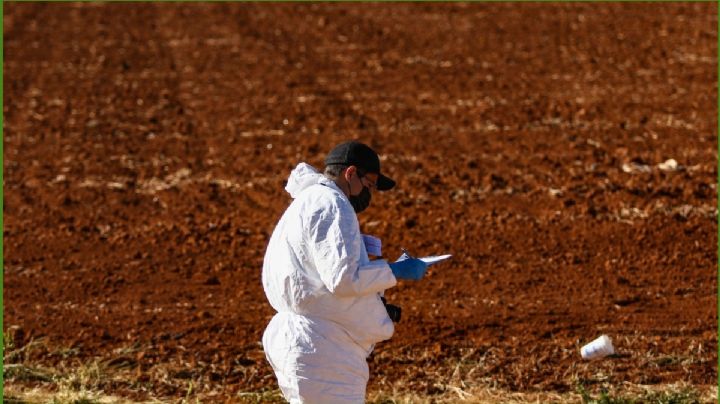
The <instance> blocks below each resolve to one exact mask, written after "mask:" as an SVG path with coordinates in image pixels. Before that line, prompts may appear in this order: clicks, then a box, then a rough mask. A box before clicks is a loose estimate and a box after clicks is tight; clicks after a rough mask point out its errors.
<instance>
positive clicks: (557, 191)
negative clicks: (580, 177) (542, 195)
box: [548, 188, 563, 197]
mask: <svg viewBox="0 0 720 404" xmlns="http://www.w3.org/2000/svg"><path fill="white" fill-rule="evenodd" d="M548 192H549V193H550V195H551V196H555V197H561V196H563V191H562V190H561V189H556V188H548Z"/></svg>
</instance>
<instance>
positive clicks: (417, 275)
mask: <svg viewBox="0 0 720 404" xmlns="http://www.w3.org/2000/svg"><path fill="white" fill-rule="evenodd" d="M401 259H402V257H401ZM389 265H390V269H391V270H392V273H393V275H395V277H396V278H398V279H411V280H415V281H417V280H420V279H422V277H423V276H425V271H426V270H427V264H426V263H424V262H423V261H422V260H419V259H417V258H407V259H403V260H401V261H398V262H392V263H390V264H389Z"/></svg>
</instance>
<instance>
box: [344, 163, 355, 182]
mask: <svg viewBox="0 0 720 404" xmlns="http://www.w3.org/2000/svg"><path fill="white" fill-rule="evenodd" d="M356 172H357V167H355V166H350V167H348V168H347V169H346V170H345V181H347V182H348V184H349V183H350V179H352V177H353V175H355V173H356Z"/></svg>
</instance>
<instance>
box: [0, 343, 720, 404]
mask: <svg viewBox="0 0 720 404" xmlns="http://www.w3.org/2000/svg"><path fill="white" fill-rule="evenodd" d="M138 349H139V348H138V347H128V348H126V349H120V350H117V351H116V352H115V354H116V355H115V357H113V358H104V359H102V360H101V359H93V360H89V361H88V360H86V361H83V360H81V359H80V358H79V356H78V355H77V352H76V351H75V350H72V349H52V348H51V347H49V346H48V345H47V344H46V343H45V341H43V340H36V341H30V342H29V343H28V344H26V345H24V346H23V347H21V348H16V347H15V346H14V345H13V342H12V339H11V338H9V336H8V335H6V339H5V351H4V354H5V355H4V363H5V365H4V369H3V375H4V379H5V385H4V387H5V391H4V397H3V402H6V403H50V404H64V403H68V404H91V403H103V404H104V403H166V402H172V403H183V404H191V403H217V402H233V403H235V402H239V403H282V402H285V401H284V400H283V398H282V395H281V394H280V391H279V390H277V389H268V390H263V391H244V392H240V393H238V392H236V389H237V387H238V386H229V385H224V384H223V383H222V382H212V381H210V380H209V379H207V378H204V377H203V376H202V371H201V369H185V370H181V371H179V370H177V369H169V368H168V366H167V364H158V365H155V366H152V367H149V368H140V367H139V366H138V363H137V361H136V360H135V359H134V358H135V355H134V354H135V353H136V351H137V350H138ZM33 353H41V355H40V357H43V356H48V355H50V356H53V357H55V358H62V360H60V361H59V363H60V364H59V365H56V366H55V367H53V368H49V367H44V366H41V365H39V364H38V363H36V362H37V360H36V359H34V358H35V356H34V355H33ZM459 353H460V354H459V355H457V357H456V358H455V359H450V358H451V357H449V358H448V361H447V363H445V364H444V365H443V366H441V368H442V369H435V370H432V371H430V370H428V372H429V373H426V374H424V375H423V376H422V377H421V378H422V379H423V382H427V387H429V388H428V389H414V387H413V385H412V384H409V383H406V380H404V379H402V378H398V379H393V380H380V381H379V383H376V385H375V387H373V390H371V391H369V392H368V402H370V403H376V404H380V403H382V404H386V403H387V404H389V403H458V402H463V403H585V404H629V403H657V404H665V403H666V404H670V403H675V404H695V403H714V402H716V400H717V397H718V389H717V386H692V385H687V384H681V383H677V384H665V385H638V384H631V383H622V382H620V383H618V382H617V381H613V380H614V379H608V378H605V377H601V376H602V375H601V376H597V377H594V378H593V379H591V380H587V379H582V378H579V377H578V374H577V371H581V370H582V369H575V372H570V373H568V374H567V375H566V376H565V379H566V380H564V382H565V384H566V385H571V386H576V390H575V391H570V392H565V393H558V392H553V391H551V390H552V389H546V390H547V391H544V389H543V388H538V389H536V391H533V392H515V391H509V390H506V389H502V388H499V387H498V386H497V385H496V384H494V382H493V380H492V378H488V377H486V372H485V371H486V370H487V369H486V368H487V367H488V366H495V364H496V360H495V359H494V358H495V351H494V350H492V349H490V350H487V351H485V352H484V353H482V354H480V355H477V354H478V352H477V351H476V350H475V349H466V350H461V351H460V352H459ZM407 354H408V355H410V356H413V355H412V354H410V353H409V352H408V353H407ZM693 354H697V352H687V356H682V357H666V356H657V357H656V356H647V357H646V358H645V360H646V361H645V362H643V363H645V364H657V363H661V364H662V363H665V362H668V361H671V362H678V363H681V364H685V363H688V364H691V363H692V362H693V361H695V360H696V359H694V357H695V355H693ZM408 359H413V360H411V361H410V362H408V363H415V362H416V361H417V362H418V363H421V362H422V358H408ZM582 366H589V365H587V364H586V363H582V365H580V367H582ZM141 369H142V370H141ZM443 369H444V370H443ZM648 369H649V370H648V371H649V372H652V371H653V368H652V367H651V366H650V367H648ZM520 370H521V371H522V370H523V369H520ZM655 370H657V369H655ZM179 372H184V373H185V374H186V376H183V377H178V374H179ZM588 381H590V386H592V387H588V388H587V389H586V388H585V387H584V386H583V384H585V383H586V382H588ZM163 391H165V392H170V391H171V392H173V393H169V394H163V393H162V392H163ZM110 393H112V394H115V395H112V394H110ZM117 394H120V395H121V396H124V397H120V396H118V395H117ZM128 397H144V399H143V400H133V399H132V398H128Z"/></svg>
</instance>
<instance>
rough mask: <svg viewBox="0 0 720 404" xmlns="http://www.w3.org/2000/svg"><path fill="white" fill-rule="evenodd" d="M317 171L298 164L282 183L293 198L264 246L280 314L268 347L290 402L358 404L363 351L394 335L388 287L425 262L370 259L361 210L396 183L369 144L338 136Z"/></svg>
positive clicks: (268, 281)
mask: <svg viewBox="0 0 720 404" xmlns="http://www.w3.org/2000/svg"><path fill="white" fill-rule="evenodd" d="M325 166H326V167H325V171H324V173H319V172H318V171H316V170H315V169H314V168H313V167H311V166H310V165H308V164H305V163H300V164H298V166H297V167H296V168H295V169H294V170H293V171H292V173H291V174H290V178H289V179H288V183H287V186H286V188H285V189H286V190H287V191H288V193H290V195H291V196H292V198H293V199H294V200H293V201H292V203H291V204H290V206H289V207H288V208H287V210H286V211H285V213H284V214H283V216H282V218H281V219H280V221H279V222H278V224H277V226H276V228H275V230H274V232H273V234H272V237H271V238H270V242H269V244H268V247H267V251H266V253H265V259H264V263H263V270H262V282H263V288H264V290H265V294H266V295H267V298H268V300H269V302H270V304H271V305H272V307H273V308H274V309H275V310H276V311H277V313H276V314H275V316H273V318H272V320H271V321H270V323H269V324H268V326H267V328H266V329H265V333H264V334H263V339H262V343H263V347H264V350H265V355H266V357H267V360H268V361H269V362H270V365H271V366H272V368H273V370H274V372H275V375H276V377H277V380H278V384H279V386H280V389H281V391H282V393H283V395H284V396H285V398H286V399H287V400H288V401H289V402H290V403H293V404H294V403H338V404H340V403H362V402H364V401H365V389H366V386H367V382H368V379H369V371H368V365H367V361H366V359H367V357H368V355H370V353H371V352H372V350H373V347H374V345H375V343H377V342H379V341H383V340H386V339H389V338H390V337H391V336H392V335H393V331H394V326H393V322H392V320H391V319H390V317H389V316H388V310H386V307H385V304H384V301H383V300H382V297H381V296H382V294H383V292H384V291H385V290H386V289H388V288H391V287H393V286H394V285H395V284H396V282H397V279H398V278H399V279H414V280H418V279H421V278H422V277H423V276H424V274H425V271H426V269H427V265H426V264H425V263H424V262H423V261H421V260H419V259H414V258H411V259H406V260H403V261H400V262H396V263H388V262H387V261H385V260H383V259H377V260H370V259H369V257H368V253H367V251H366V249H365V245H364V243H363V237H362V234H361V233H360V226H359V224H358V220H357V216H356V214H357V213H359V212H361V211H363V210H365V209H366V208H367V207H368V206H369V205H370V200H371V196H372V191H371V190H378V191H386V190H389V189H391V188H393V187H394V186H395V182H394V181H393V180H391V179H390V178H388V177H386V176H385V175H383V174H381V173H380V159H379V158H378V155H377V154H376V153H375V152H374V151H373V150H372V149H371V148H370V147H368V146H367V145H365V144H362V143H360V142H356V141H351V142H346V143H342V144H340V145H338V146H336V147H335V148H333V149H332V151H331V152H330V153H329V154H328V155H327V157H326V158H325Z"/></svg>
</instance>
